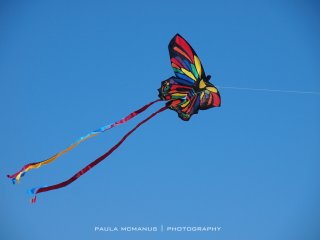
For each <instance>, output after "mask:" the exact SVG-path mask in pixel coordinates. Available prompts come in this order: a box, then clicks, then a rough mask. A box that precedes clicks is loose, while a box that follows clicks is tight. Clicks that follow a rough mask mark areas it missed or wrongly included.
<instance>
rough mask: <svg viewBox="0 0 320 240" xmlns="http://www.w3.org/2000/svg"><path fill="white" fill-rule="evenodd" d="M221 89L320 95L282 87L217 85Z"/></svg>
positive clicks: (319, 93)
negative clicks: (281, 88)
mask: <svg viewBox="0 0 320 240" xmlns="http://www.w3.org/2000/svg"><path fill="white" fill-rule="evenodd" d="M217 87H218V88H221V89H223V88H224V89H234V90H249V91H265V92H282V93H297V94H315V95H320V92H313V91H298V90H280V89H269V88H249V87H231V86H230V87H229V86H226V87H224V86H217Z"/></svg>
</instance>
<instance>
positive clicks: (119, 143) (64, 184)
mask: <svg viewBox="0 0 320 240" xmlns="http://www.w3.org/2000/svg"><path fill="white" fill-rule="evenodd" d="M167 108H168V107H167V106H164V107H162V108H160V109H159V110H158V111H156V112H154V113H152V114H151V115H150V116H149V117H147V118H145V119H144V120H142V121H141V122H140V123H138V124H137V125H136V126H135V127H134V128H133V129H131V130H130V131H129V132H128V133H126V135H124V136H123V137H122V139H121V140H120V141H119V142H118V143H117V144H116V145H114V146H113V147H112V148H111V149H110V150H109V151H108V152H106V153H105V154H103V155H102V156H100V157H98V158H97V159H96V160H94V161H93V162H91V163H90V164H88V165H87V166H85V167H84V168H83V169H81V170H80V171H79V172H77V173H76V174H75V175H73V176H72V177H71V178H69V179H68V180H66V181H64V182H61V183H58V184H55V185H51V186H47V187H40V188H32V189H30V190H29V193H31V194H33V195H34V196H33V198H32V199H31V203H35V202H36V199H37V194H39V193H42V192H47V191H51V190H56V189H59V188H63V187H65V186H67V185H69V184H70V183H72V182H73V181H75V180H77V179H78V178H80V177H81V176H82V175H83V174H85V173H86V172H88V171H89V170H90V169H92V168H93V167H95V166H96V165H97V164H99V163H100V162H102V161H103V160H104V159H105V158H107V157H108V156H109V155H110V154H111V153H112V152H113V151H114V150H116V149H117V148H118V147H119V146H120V145H121V144H122V143H123V142H124V141H125V140H126V139H127V137H129V136H130V135H131V134H132V133H133V132H134V131H135V130H137V128H139V127H140V126H141V125H142V124H144V123H145V122H147V121H148V120H150V119H151V118H153V117H154V116H155V115H157V114H158V113H161V112H163V111H164V110H166V109H167Z"/></svg>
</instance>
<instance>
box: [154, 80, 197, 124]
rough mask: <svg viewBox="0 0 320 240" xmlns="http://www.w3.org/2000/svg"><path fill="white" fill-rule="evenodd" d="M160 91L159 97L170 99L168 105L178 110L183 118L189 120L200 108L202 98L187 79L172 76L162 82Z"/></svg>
mask: <svg viewBox="0 0 320 240" xmlns="http://www.w3.org/2000/svg"><path fill="white" fill-rule="evenodd" d="M158 91H159V97H160V98H161V99H162V100H167V101H168V102H167V107H169V108H170V109H171V110H174V111H176V112H177V113H178V116H179V117H180V118H181V119H182V120H185V121H188V120H189V119H190V117H191V115H192V114H195V113H197V112H198V110H199V104H200V99H199V97H198V96H197V94H196V92H195V90H194V88H193V85H192V83H191V82H188V81H186V80H185V79H181V78H176V77H171V78H169V79H167V80H165V81H163V82H162V83H161V87H160V88H159V89H158Z"/></svg>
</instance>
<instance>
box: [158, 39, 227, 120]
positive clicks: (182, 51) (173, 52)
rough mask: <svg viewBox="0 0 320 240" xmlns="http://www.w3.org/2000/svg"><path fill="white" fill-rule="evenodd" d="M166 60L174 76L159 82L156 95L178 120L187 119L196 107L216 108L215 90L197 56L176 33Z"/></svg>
mask: <svg viewBox="0 0 320 240" xmlns="http://www.w3.org/2000/svg"><path fill="white" fill-rule="evenodd" d="M169 53H170V61H171V66H172V68H173V71H174V73H175V75H176V76H175V77H171V78H169V79H168V80H165V81H163V82H162V86H161V88H159V90H158V91H159V97H160V98H161V99H163V100H167V101H168V102H167V104H166V105H167V106H168V107H169V108H170V109H172V110H174V111H176V112H177V113H178V115H179V117H180V118H181V119H182V120H185V121H187V120H189V119H190V117H191V116H192V115H193V114H196V113H198V111H199V109H201V110H205V109H208V108H212V107H219V106H220V103H221V100H220V94H219V91H218V89H217V88H216V87H215V86H214V85H213V84H212V83H210V82H209V80H210V78H211V76H210V75H208V76H206V74H205V72H204V70H203V67H202V64H201V62H200V59H199V57H198V56H197V54H196V53H195V51H194V50H193V49H192V47H191V46H190V44H188V43H187V41H186V40H184V39H183V38H182V37H181V36H180V35H179V34H177V35H176V36H174V38H173V39H172V40H171V41H170V43H169Z"/></svg>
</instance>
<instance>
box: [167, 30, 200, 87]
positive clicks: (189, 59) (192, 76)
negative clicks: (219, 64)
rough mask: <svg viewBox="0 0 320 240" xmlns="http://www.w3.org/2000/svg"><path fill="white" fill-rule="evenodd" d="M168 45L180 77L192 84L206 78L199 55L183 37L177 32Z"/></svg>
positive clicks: (177, 74) (171, 59) (174, 68)
mask: <svg viewBox="0 0 320 240" xmlns="http://www.w3.org/2000/svg"><path fill="white" fill-rule="evenodd" d="M168 47H169V54H170V61H171V66H172V68H173V71H174V73H175V75H176V76H177V77H178V78H181V79H184V80H186V81H188V82H190V83H192V84H195V82H199V81H200V80H201V79H206V75H205V72H204V70H203V67H202V64H201V62H200V59H199V57H198V56H197V54H196V52H195V51H194V50H193V48H192V47H191V46H190V44H189V43H188V42H187V41H186V40H185V39H184V38H183V37H181V36H180V35H179V34H176V35H175V36H174V37H173V38H172V40H171V41H170V43H169V46H168Z"/></svg>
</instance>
